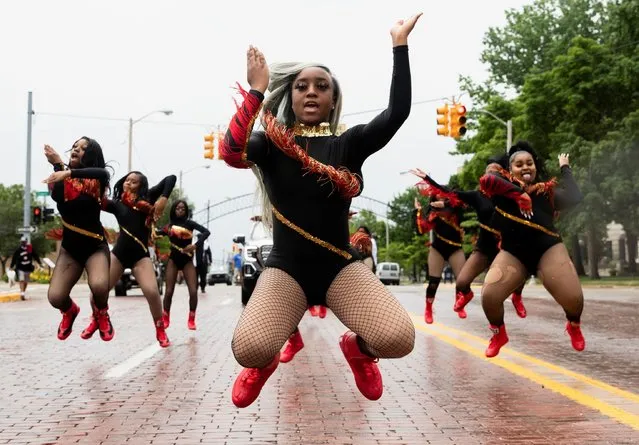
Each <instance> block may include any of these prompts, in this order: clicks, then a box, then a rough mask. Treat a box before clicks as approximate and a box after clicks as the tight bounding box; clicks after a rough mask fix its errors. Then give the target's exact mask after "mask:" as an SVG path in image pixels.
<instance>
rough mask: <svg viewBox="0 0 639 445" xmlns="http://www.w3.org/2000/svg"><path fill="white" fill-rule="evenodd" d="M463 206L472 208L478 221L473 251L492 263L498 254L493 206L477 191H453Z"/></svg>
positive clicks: (497, 231) (498, 238) (498, 237)
mask: <svg viewBox="0 0 639 445" xmlns="http://www.w3.org/2000/svg"><path fill="white" fill-rule="evenodd" d="M454 193H455V194H456V195H457V197H459V199H460V200H461V201H463V202H464V204H466V205H468V206H470V207H472V208H473V209H474V210H475V212H476V213H477V220H478V221H479V224H480V226H479V237H478V238H477V241H476V243H475V249H474V250H475V251H477V252H480V253H482V254H484V255H486V257H488V260H489V261H490V262H492V261H493V260H494V259H495V257H496V256H497V253H499V241H500V236H499V230H498V228H497V227H495V225H496V222H495V221H494V217H493V215H494V213H495V206H494V205H493V202H492V200H491V199H490V198H488V197H487V196H486V195H484V194H483V193H482V192H480V191H479V190H472V191H467V192H465V191H455V192H454Z"/></svg>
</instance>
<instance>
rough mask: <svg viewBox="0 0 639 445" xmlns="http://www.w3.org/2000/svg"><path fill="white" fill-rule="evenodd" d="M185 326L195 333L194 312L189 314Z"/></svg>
mask: <svg viewBox="0 0 639 445" xmlns="http://www.w3.org/2000/svg"><path fill="white" fill-rule="evenodd" d="M187 326H188V328H189V329H190V330H192V331H195V311H191V312H189V321H188V323H187Z"/></svg>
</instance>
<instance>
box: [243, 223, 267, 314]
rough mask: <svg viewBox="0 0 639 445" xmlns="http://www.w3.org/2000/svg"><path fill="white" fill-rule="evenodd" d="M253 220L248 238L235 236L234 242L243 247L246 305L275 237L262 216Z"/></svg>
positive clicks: (244, 300)
mask: <svg viewBox="0 0 639 445" xmlns="http://www.w3.org/2000/svg"><path fill="white" fill-rule="evenodd" d="M251 221H253V227H252V228H251V232H250V235H249V238H248V239H247V238H246V237H245V236H244V235H236V236H235V237H233V242H234V243H237V244H241V245H242V247H243V248H242V268H241V270H240V281H241V283H242V286H241V289H242V291H241V294H242V304H244V305H245V304H246V303H248V301H249V299H250V298H251V294H252V293H253V290H254V289H255V284H256V283H257V279H258V278H259V276H260V274H261V273H262V271H263V270H264V265H265V263H266V260H267V259H268V256H269V254H270V253H271V250H272V249H273V238H272V237H271V234H270V232H269V230H268V229H267V228H266V226H265V225H264V223H263V222H262V218H261V217H259V216H254V217H252V218H251Z"/></svg>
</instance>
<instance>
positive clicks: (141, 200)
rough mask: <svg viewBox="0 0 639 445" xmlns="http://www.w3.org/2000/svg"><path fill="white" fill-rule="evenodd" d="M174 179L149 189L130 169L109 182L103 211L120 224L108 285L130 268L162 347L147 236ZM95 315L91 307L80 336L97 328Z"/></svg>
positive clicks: (164, 342) (163, 337) (163, 335)
mask: <svg viewBox="0 0 639 445" xmlns="http://www.w3.org/2000/svg"><path fill="white" fill-rule="evenodd" d="M175 181H176V178H175V175H170V176H167V177H166V178H164V179H163V180H162V181H161V182H160V183H159V184H158V185H156V186H155V187H152V188H151V189H149V181H148V179H147V178H146V176H144V175H143V174H142V173H140V172H138V171H134V172H131V173H129V174H128V175H126V176H124V177H123V178H121V179H120V180H119V181H118V182H117V183H116V184H115V186H113V199H112V200H107V201H106V204H105V206H104V210H105V211H106V212H109V213H113V214H114V215H115V217H116V218H117V220H118V224H119V225H120V236H119V237H118V240H117V242H116V243H115V246H114V247H113V250H112V252H111V271H110V275H111V277H110V287H111V288H113V286H115V284H116V283H117V282H118V280H119V279H120V277H121V276H122V272H123V271H124V269H131V273H133V276H134V277H135V280H136V281H137V282H138V284H139V285H140V289H142V293H143V294H144V296H145V297H146V300H147V302H148V304H149V309H150V310H151V315H152V317H153V322H154V324H155V337H156V338H157V340H158V342H159V343H160V346H162V347H164V348H165V347H167V346H169V345H170V342H169V339H168V337H167V335H166V332H165V330H164V329H165V328H164V321H163V319H162V298H161V297H160V292H159V290H158V282H157V278H156V276H155V268H154V266H153V262H152V261H151V258H150V256H149V236H150V233H151V227H152V225H153V222H154V221H157V220H158V219H159V218H160V216H162V213H163V212H164V208H165V207H166V203H167V200H168V197H169V196H170V195H171V191H172V190H173V187H174V186H175ZM96 315H97V313H96V311H95V307H94V312H93V316H92V317H91V320H90V322H89V325H88V326H87V327H86V328H85V329H84V331H82V333H81V334H80V337H82V338H84V339H88V338H91V336H92V335H93V333H94V332H95V331H96V330H97V329H98V322H97V316H96Z"/></svg>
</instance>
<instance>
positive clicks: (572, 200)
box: [480, 141, 586, 357]
mask: <svg viewBox="0 0 639 445" xmlns="http://www.w3.org/2000/svg"><path fill="white" fill-rule="evenodd" d="M509 155H510V158H509V165H510V175H508V176H507V177H504V176H501V175H497V174H494V173H490V174H486V175H484V176H482V177H481V179H480V186H481V190H482V192H483V193H484V194H486V196H488V197H490V198H492V199H493V203H494V206H495V212H496V214H495V216H496V217H497V218H498V220H499V221H498V223H497V226H498V227H500V229H501V251H500V252H499V253H498V254H497V256H496V258H495V260H494V261H493V263H492V264H491V266H490V269H489V271H488V274H487V275H486V279H485V280H484V286H483V289H482V293H481V296H482V306H483V308H484V312H485V313H486V317H487V318H488V321H489V322H490V329H491V331H492V332H493V336H492V338H491V339H490V342H489V344H488V348H487V349H486V356H487V357H494V356H496V355H497V354H499V350H500V349H501V347H502V346H504V345H505V344H506V343H508V334H507V333H506V326H505V325H504V301H505V300H506V298H508V295H510V293H511V292H512V291H513V290H514V289H516V288H517V287H519V286H521V284H522V283H523V282H524V281H525V280H526V278H527V277H528V276H530V275H534V274H536V275H537V276H538V278H539V279H540V281H541V282H542V284H543V285H544V287H545V288H546V290H547V291H548V292H549V293H550V295H552V297H553V298H554V299H555V301H557V303H559V304H560V305H561V307H562V308H563V309H564V312H565V313H566V318H567V319H568V321H567V323H566V331H567V332H568V334H569V335H570V339H571V342H572V346H573V348H574V349H576V350H577V351H582V350H583V349H584V348H585V346H586V342H585V340H584V337H583V334H582V332H581V328H580V318H581V313H582V311H583V305H584V299H583V292H582V290H581V283H580V282H579V277H578V276H577V271H576V270H575V267H574V265H573V263H572V261H571V260H570V256H569V255H568V251H567V249H566V246H565V245H564V244H563V242H562V239H561V236H560V235H559V233H557V229H556V228H555V226H554V222H553V221H554V219H555V215H556V212H559V211H563V210H566V209H568V208H570V207H573V206H575V205H576V204H578V203H579V202H580V201H581V200H582V199H583V197H582V194H581V192H580V191H579V187H578V186H577V183H576V182H575V180H574V178H573V176H572V172H571V170H570V166H569V159H568V155H567V154H561V155H559V165H560V168H561V180H560V182H559V183H557V182H556V181H555V180H554V179H551V180H550V181H547V182H542V181H543V179H545V178H543V170H542V168H543V165H542V164H541V163H540V162H539V160H538V159H537V155H536V154H535V152H534V150H533V149H532V147H531V146H530V145H529V144H528V143H526V142H523V141H521V142H518V143H517V144H516V145H514V146H513V147H511V149H510V151H509ZM522 216H523V218H522Z"/></svg>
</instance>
